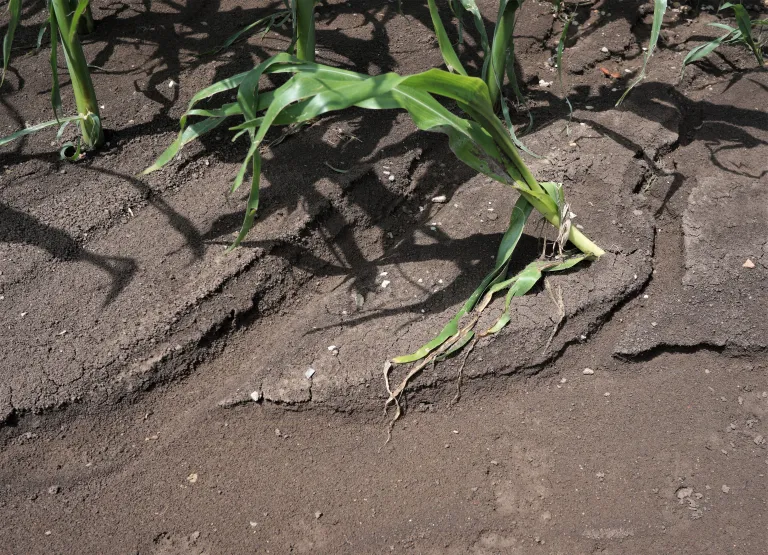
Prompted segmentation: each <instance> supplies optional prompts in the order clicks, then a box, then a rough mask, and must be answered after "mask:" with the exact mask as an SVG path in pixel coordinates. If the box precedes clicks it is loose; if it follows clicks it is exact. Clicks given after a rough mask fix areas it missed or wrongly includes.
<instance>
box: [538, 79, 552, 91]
mask: <svg viewBox="0 0 768 555" xmlns="http://www.w3.org/2000/svg"><path fill="white" fill-rule="evenodd" d="M551 85H552V81H545V80H544V79H539V86H540V87H542V88H545V89H546V88H548V87H550V86H551Z"/></svg>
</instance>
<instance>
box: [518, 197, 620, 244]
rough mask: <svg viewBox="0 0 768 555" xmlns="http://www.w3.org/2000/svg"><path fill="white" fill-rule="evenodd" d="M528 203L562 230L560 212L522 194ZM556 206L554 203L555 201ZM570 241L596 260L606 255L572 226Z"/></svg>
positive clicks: (569, 235)
mask: <svg viewBox="0 0 768 555" xmlns="http://www.w3.org/2000/svg"><path fill="white" fill-rule="evenodd" d="M522 194H523V195H524V196H525V197H526V198H527V199H528V201H529V202H530V203H531V204H532V205H533V206H534V208H536V210H538V211H539V213H541V215H542V216H544V218H546V220H547V221H548V222H549V223H551V224H552V225H553V226H555V227H556V228H557V229H560V214H559V213H558V210H557V208H556V207H554V208H553V207H552V206H544V205H543V204H542V203H541V202H540V201H539V199H536V198H532V197H530V196H529V195H526V194H525V193H522ZM552 204H553V206H554V201H553V203H552ZM568 240H569V241H570V242H571V244H573V246H574V247H576V248H577V249H579V250H580V251H581V252H583V253H584V254H591V255H592V256H594V257H596V258H600V257H601V256H603V255H604V254H605V251H604V250H603V249H601V248H600V247H598V246H597V245H596V244H595V243H594V242H593V241H592V240H591V239H590V238H589V237H587V236H586V235H584V234H583V233H582V232H581V231H580V230H579V229H578V228H577V227H576V226H574V225H572V226H571V229H570V231H569V233H568Z"/></svg>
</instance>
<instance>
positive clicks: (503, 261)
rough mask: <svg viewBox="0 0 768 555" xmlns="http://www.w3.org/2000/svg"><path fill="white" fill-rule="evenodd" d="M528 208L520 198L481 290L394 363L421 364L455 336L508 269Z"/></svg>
mask: <svg viewBox="0 0 768 555" xmlns="http://www.w3.org/2000/svg"><path fill="white" fill-rule="evenodd" d="M531 208H532V207H531V205H530V204H529V203H528V202H527V201H526V200H525V199H524V198H523V197H520V198H519V199H518V200H517V203H516V204H515V206H514V208H513V209H512V216H511V218H510V222H509V227H508V228H507V231H506V232H505V233H504V237H503V238H502V240H501V245H499V251H498V253H497V255H496V264H495V266H494V268H493V270H492V271H491V272H490V273H489V274H488V275H487V276H485V278H484V279H483V281H482V282H481V283H480V286H479V287H478V288H477V289H475V291H474V292H473V293H472V295H470V297H469V299H467V301H466V302H465V303H464V305H463V306H462V307H461V308H460V309H459V311H458V312H457V313H456V315H455V316H454V317H453V318H452V319H451V321H450V322H448V323H447V324H446V325H445V327H444V328H443V329H442V330H441V331H440V333H439V334H438V335H437V336H436V337H435V338H434V339H432V340H431V341H429V342H427V343H426V344H424V345H422V346H421V347H420V348H419V349H417V350H416V351H415V352H413V353H411V354H409V355H404V356H399V357H395V358H393V359H392V362H393V363H395V364H405V363H408V362H414V361H417V360H420V359H422V358H424V357H426V356H427V355H428V354H429V353H431V352H432V351H434V350H435V349H437V348H438V347H440V346H441V345H442V344H443V343H445V342H446V341H447V340H448V339H450V338H451V337H453V336H455V335H456V334H457V333H458V331H459V321H460V320H461V318H462V317H463V316H464V315H465V314H467V313H468V312H469V311H471V310H472V309H473V308H474V307H475V305H476V304H477V301H478V300H480V298H481V297H482V296H483V295H484V294H485V292H486V290H487V289H488V288H489V287H490V286H492V285H493V284H494V283H496V282H498V281H500V280H502V279H503V278H504V274H505V273H506V271H507V268H508V267H509V262H510V260H511V259H512V254H513V252H514V250H515V247H517V243H518V241H520V237H521V236H522V234H523V227H524V226H525V222H526V221H527V220H528V216H530V214H531Z"/></svg>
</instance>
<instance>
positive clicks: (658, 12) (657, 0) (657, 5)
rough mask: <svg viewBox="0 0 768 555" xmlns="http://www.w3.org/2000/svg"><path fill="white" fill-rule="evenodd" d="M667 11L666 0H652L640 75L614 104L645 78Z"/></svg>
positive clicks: (617, 103)
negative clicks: (646, 42) (649, 33)
mask: <svg viewBox="0 0 768 555" xmlns="http://www.w3.org/2000/svg"><path fill="white" fill-rule="evenodd" d="M666 11H667V0H654V2H653V24H652V25H651V38H650V40H649V41H648V50H647V51H646V53H645V57H644V59H643V68H642V69H641V70H640V75H638V76H637V78H636V79H635V80H634V81H632V83H630V85H629V87H627V90H625V91H624V94H622V95H621V98H619V100H618V102H616V106H618V105H619V104H621V103H622V102H623V101H624V99H625V98H626V97H627V95H628V94H629V91H631V90H632V89H634V88H635V86H636V85H637V84H638V83H640V82H641V81H642V80H643V79H645V68H646V66H647V65H648V60H650V59H651V56H653V51H654V50H655V49H656V43H658V42H659V33H661V24H662V23H663V21H664V14H665V13H666Z"/></svg>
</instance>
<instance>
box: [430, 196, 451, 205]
mask: <svg viewBox="0 0 768 555" xmlns="http://www.w3.org/2000/svg"><path fill="white" fill-rule="evenodd" d="M447 200H448V198H447V197H446V196H445V195H438V196H436V197H432V202H434V203H436V204H444V203H445V202H446V201H447Z"/></svg>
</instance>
